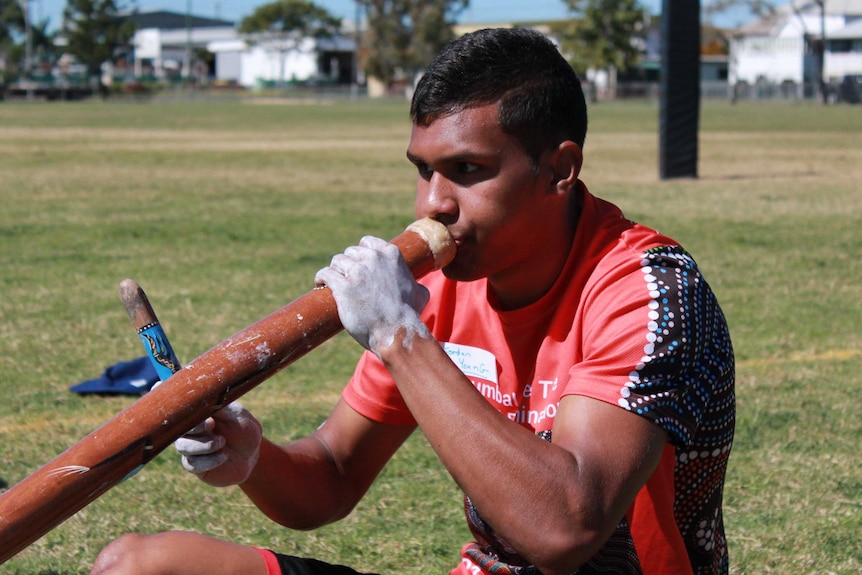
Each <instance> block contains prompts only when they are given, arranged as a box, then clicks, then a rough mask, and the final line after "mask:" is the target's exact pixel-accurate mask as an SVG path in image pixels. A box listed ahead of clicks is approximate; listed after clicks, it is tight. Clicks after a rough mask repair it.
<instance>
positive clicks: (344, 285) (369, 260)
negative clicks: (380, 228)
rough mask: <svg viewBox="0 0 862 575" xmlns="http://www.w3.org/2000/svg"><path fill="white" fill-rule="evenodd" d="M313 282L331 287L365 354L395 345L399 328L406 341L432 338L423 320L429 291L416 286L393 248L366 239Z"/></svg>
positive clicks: (343, 320)
mask: <svg viewBox="0 0 862 575" xmlns="http://www.w3.org/2000/svg"><path fill="white" fill-rule="evenodd" d="M314 281H315V282H317V284H318V285H320V284H326V285H327V286H329V288H330V289H331V290H332V295H333V296H334V297H335V304H336V306H337V307H338V317H339V318H340V319H341V323H342V325H343V326H344V329H346V330H347V331H348V332H349V333H350V335H352V336H353V338H354V339H355V340H356V341H358V342H359V343H360V344H361V345H362V346H363V347H365V348H366V349H369V350H371V351H373V352H375V353H376V350H377V349H378V348H379V347H380V346H386V345H389V344H391V343H392V342H393V341H394V338H395V335H396V334H397V333H398V331H399V330H400V329H403V330H404V331H405V334H404V336H405V338H406V339H405V341H409V339H410V338H412V337H413V335H419V336H421V337H428V336H429V332H428V328H427V327H426V326H425V324H424V323H422V320H421V319H419V313H420V312H421V311H422V310H423V309H424V308H425V305H426V304H427V303H428V298H429V294H428V290H427V289H426V288H425V286H422V285H419V284H418V283H416V280H415V279H414V278H413V274H411V273H410V269H409V268H408V267H407V264H406V263H405V261H404V258H403V257H401V252H400V251H398V248H397V247H396V246H395V245H394V244H390V243H388V242H386V241H384V240H381V239H379V238H375V237H371V236H366V237H364V238H362V240H360V242H359V245H358V246H354V247H350V248H347V249H346V250H345V251H344V253H343V254H339V255H337V256H335V257H333V258H332V262H331V263H330V264H329V267H325V268H323V269H322V270H320V271H319V272H317V275H315V276H314Z"/></svg>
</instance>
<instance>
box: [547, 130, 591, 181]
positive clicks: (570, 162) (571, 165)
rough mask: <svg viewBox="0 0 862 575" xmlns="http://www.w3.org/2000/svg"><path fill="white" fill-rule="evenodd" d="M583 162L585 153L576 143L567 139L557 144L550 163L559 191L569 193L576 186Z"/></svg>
mask: <svg viewBox="0 0 862 575" xmlns="http://www.w3.org/2000/svg"><path fill="white" fill-rule="evenodd" d="M583 163H584V154H583V152H582V151H581V147H580V146H579V145H577V144H576V143H574V142H572V141H571V140H565V141H564V142H562V143H560V145H559V146H557V149H556V150H554V152H553V154H552V156H551V164H550V165H551V169H552V170H553V171H554V185H555V186H556V188H557V189H556V191H557V193H569V192H571V191H572V190H573V189H574V188H575V184H577V181H578V176H579V175H580V173H581V166H582V165H583Z"/></svg>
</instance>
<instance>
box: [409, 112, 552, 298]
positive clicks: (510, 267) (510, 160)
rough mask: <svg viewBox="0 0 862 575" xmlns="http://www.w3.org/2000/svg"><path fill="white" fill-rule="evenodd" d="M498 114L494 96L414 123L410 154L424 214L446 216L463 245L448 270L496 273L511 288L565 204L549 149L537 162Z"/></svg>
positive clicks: (461, 276) (465, 274) (464, 276)
mask: <svg viewBox="0 0 862 575" xmlns="http://www.w3.org/2000/svg"><path fill="white" fill-rule="evenodd" d="M498 118H499V114H498V106H497V105H496V104H492V105H486V106H481V107H477V108H469V109H466V110H463V111H461V112H457V113H455V114H452V115H450V116H445V117H442V118H438V119H437V120H435V121H434V122H432V123H431V124H430V125H427V126H420V125H415V124H414V126H413V131H412V134H411V138H410V144H409V146H408V149H407V157H408V159H409V160H410V161H411V162H412V163H413V164H414V165H415V166H416V168H417V170H418V178H417V182H416V216H417V217H419V218H421V217H432V218H435V219H437V220H439V221H441V222H443V223H444V224H446V226H447V227H448V228H449V231H450V232H451V233H452V235H453V237H454V238H455V241H456V243H457V245H458V253H457V256H456V258H455V260H454V261H453V262H452V263H451V264H450V265H449V266H447V267H446V268H445V269H444V273H445V274H446V275H447V277H450V278H452V279H456V280H460V281H471V280H475V279H479V278H482V277H488V278H489V279H490V281H491V284H492V286H496V287H499V288H501V289H503V290H508V289H517V285H518V284H519V282H523V281H525V278H527V277H528V274H529V273H530V271H531V269H532V268H531V266H532V265H533V264H534V262H535V260H537V259H539V260H540V259H542V257H543V256H542V250H543V249H544V248H545V247H546V244H547V241H548V238H547V237H546V236H544V235H543V227H544V226H543V222H545V221H547V218H554V219H555V223H556V221H559V214H560V210H563V211H565V206H564V204H561V201H560V198H559V195H558V194H555V193H554V184H553V181H554V174H553V172H552V170H551V169H550V167H549V166H548V165H547V158H546V156H548V155H549V154H545V155H543V157H542V159H541V160H540V165H539V168H538V170H537V169H536V167H535V165H534V164H533V162H532V161H531V159H530V158H529V156H527V154H526V152H525V151H524V149H523V148H522V147H521V146H520V145H519V144H518V142H517V141H516V140H515V139H514V138H513V137H512V136H510V135H508V134H505V133H504V132H503V130H502V129H501V127H500V124H499V119H498ZM551 249H555V248H553V247H552V248H551ZM525 274H527V275H525Z"/></svg>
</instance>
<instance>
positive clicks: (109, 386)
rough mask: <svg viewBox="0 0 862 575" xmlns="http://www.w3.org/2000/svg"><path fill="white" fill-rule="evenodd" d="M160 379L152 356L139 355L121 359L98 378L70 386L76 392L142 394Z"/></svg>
mask: <svg viewBox="0 0 862 575" xmlns="http://www.w3.org/2000/svg"><path fill="white" fill-rule="evenodd" d="M158 380H159V376H158V374H156V369H155V368H154V367H153V364H152V362H151V361H150V358H149V357H147V356H144V357H139V358H137V359H133V360H131V361H121V362H119V363H115V364H114V365H112V366H110V367H108V368H106V369H105V371H104V373H102V375H100V376H99V377H97V378H96V379H89V380H87V381H82V382H81V383H78V384H75V385H73V386H72V387H70V388H69V391H72V392H74V393H80V394H82V395H84V394H102V395H142V394H144V393H146V392H148V391H149V390H150V388H151V387H153V386H154V385H155V384H156V382H157V381H158Z"/></svg>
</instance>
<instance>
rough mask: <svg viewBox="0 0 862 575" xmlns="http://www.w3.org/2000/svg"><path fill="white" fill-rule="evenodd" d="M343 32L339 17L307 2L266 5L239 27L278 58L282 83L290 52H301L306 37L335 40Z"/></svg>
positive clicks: (282, 1)
mask: <svg viewBox="0 0 862 575" xmlns="http://www.w3.org/2000/svg"><path fill="white" fill-rule="evenodd" d="M340 29H341V19H340V18H336V17H335V16H333V15H332V14H330V13H329V11H327V10H326V9H325V8H321V7H320V6H317V5H316V4H314V3H313V2H307V1H305V0H278V1H277V2H272V3H270V4H263V5H262V6H259V7H258V8H257V9H256V10H255V11H254V12H253V13H252V14H251V15H250V16H247V17H245V18H243V20H242V22H240V25H239V32H240V33H241V34H245V35H246V37H247V39H248V41H250V42H254V43H259V44H261V45H262V46H264V47H265V49H267V50H272V51H275V52H276V53H277V54H278V55H279V76H278V79H279V84H283V83H284V63H285V62H284V61H285V57H286V56H287V54H288V53H289V52H293V51H296V50H301V48H302V41H303V40H304V39H306V38H317V39H321V38H332V37H333V36H336V35H337V34H338V32H339V30H340Z"/></svg>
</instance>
